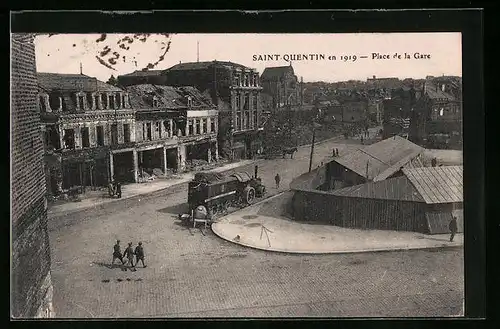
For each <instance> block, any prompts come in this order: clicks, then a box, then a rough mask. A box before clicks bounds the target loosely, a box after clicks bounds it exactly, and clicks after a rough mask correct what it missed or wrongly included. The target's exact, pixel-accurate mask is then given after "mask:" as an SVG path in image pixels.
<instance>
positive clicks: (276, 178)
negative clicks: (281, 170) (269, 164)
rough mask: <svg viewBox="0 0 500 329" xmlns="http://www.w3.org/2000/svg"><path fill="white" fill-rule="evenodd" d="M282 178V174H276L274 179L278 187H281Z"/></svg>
mask: <svg viewBox="0 0 500 329" xmlns="http://www.w3.org/2000/svg"><path fill="white" fill-rule="evenodd" d="M280 179H281V178H280V174H276V176H274V180H275V181H276V189H279V188H280Z"/></svg>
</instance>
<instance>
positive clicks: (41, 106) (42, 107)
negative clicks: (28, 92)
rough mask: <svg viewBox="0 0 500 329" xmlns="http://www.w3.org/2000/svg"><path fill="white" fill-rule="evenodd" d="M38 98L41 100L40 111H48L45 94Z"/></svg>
mask: <svg viewBox="0 0 500 329" xmlns="http://www.w3.org/2000/svg"><path fill="white" fill-rule="evenodd" d="M38 99H39V102H40V111H42V112H47V106H46V104H45V97H44V96H40V97H38Z"/></svg>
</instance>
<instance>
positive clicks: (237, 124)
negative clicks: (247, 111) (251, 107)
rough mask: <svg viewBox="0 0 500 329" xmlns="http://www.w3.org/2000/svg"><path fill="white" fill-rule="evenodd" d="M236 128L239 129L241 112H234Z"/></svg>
mask: <svg viewBox="0 0 500 329" xmlns="http://www.w3.org/2000/svg"><path fill="white" fill-rule="evenodd" d="M235 128H236V129H237V130H241V112H236V127H235Z"/></svg>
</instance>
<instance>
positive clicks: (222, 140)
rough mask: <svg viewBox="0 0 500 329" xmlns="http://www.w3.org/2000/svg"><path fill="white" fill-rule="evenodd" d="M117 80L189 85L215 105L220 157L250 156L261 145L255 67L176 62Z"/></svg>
mask: <svg viewBox="0 0 500 329" xmlns="http://www.w3.org/2000/svg"><path fill="white" fill-rule="evenodd" d="M158 74H159V75H158ZM118 81H125V82H124V83H125V84H126V85H128V86H130V85H133V84H142V83H145V82H147V83H150V84H151V83H155V84H156V83H157V84H159V85H168V86H173V87H183V86H192V87H194V88H196V89H197V90H199V91H200V92H201V93H202V94H204V95H207V96H208V97H210V98H211V100H212V103H213V104H215V106H217V109H218V111H219V122H218V145H219V152H220V154H221V156H223V157H228V158H231V159H239V158H251V157H253V156H254V155H255V154H256V152H257V150H259V149H261V147H262V140H261V138H260V137H259V131H260V130H259V128H260V127H261V126H260V123H261V114H262V106H261V105H260V95H261V91H262V87H261V86H260V82H259V74H258V72H257V71H256V70H255V69H252V68H249V67H246V66H244V65H241V64H237V63H232V62H228V61H215V60H214V61H207V62H190V63H179V64H177V65H174V66H172V67H170V68H168V69H166V70H163V71H161V73H158V72H152V73H150V74H149V73H146V72H134V73H131V74H129V75H126V76H119V77H118Z"/></svg>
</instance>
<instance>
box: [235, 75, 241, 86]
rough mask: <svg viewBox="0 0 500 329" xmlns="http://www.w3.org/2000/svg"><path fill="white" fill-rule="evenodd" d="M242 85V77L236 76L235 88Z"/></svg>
mask: <svg viewBox="0 0 500 329" xmlns="http://www.w3.org/2000/svg"><path fill="white" fill-rule="evenodd" d="M239 85H240V76H239V75H238V74H236V75H235V76H234V86H236V87H238V86H239Z"/></svg>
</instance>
